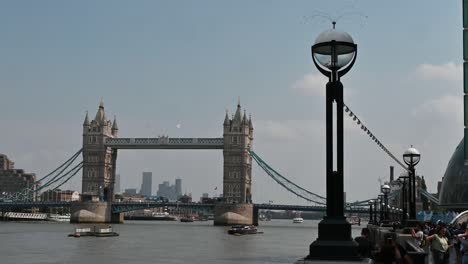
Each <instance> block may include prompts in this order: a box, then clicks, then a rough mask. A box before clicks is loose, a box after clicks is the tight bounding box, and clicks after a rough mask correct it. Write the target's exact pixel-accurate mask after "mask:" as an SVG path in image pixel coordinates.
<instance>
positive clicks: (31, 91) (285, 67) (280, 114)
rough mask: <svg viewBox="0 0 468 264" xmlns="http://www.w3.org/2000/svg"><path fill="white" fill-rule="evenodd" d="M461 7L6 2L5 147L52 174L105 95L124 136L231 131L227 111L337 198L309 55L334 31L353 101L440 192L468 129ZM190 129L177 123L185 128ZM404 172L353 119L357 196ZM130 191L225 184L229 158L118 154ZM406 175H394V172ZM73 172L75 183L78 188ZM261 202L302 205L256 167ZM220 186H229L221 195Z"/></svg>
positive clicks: (351, 180) (0, 65)
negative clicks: (353, 57) (350, 61)
mask: <svg viewBox="0 0 468 264" xmlns="http://www.w3.org/2000/svg"><path fill="white" fill-rule="evenodd" d="M461 7H462V1H440V0H424V1H422V0H417V1H416V0H415V1H407V0H405V1H403V0H397V1H371V0H369V1H366V0H362V1H360V0H356V1H345V0H341V1H330V0H323V1H319V0H314V1H310V0H307V1H279V0H278V1H273V0H258V1H250V0H249V1H247V0H245V1H219V0H213V1H205V0H202V1H74V2H71V1H3V2H1V3H0V36H1V41H0V113H1V114H0V153H4V154H7V155H8V156H9V157H10V158H11V159H13V160H14V161H15V162H16V167H18V168H24V169H25V170H26V171H29V172H35V173H36V174H37V175H39V176H41V175H44V174H46V173H47V172H49V171H51V170H53V169H54V168H55V167H57V166H58V165H60V164H61V163H62V162H63V161H65V160H66V159H67V158H68V157H69V156H71V155H72V154H73V153H75V152H76V151H77V150H78V149H80V148H81V144H82V142H81V141H82V138H81V133H82V123H83V119H84V115H85V111H89V112H90V115H91V116H92V117H94V114H95V112H96V110H97V107H98V105H99V101H100V99H101V98H103V99H104V102H105V107H106V112H107V115H108V117H109V118H112V116H113V115H116V116H117V119H118V123H119V127H120V131H119V133H120V136H122V137H155V136H158V135H160V134H168V135H169V136H171V137H220V136H222V123H223V120H224V114H225V109H228V110H229V111H230V113H232V112H233V111H234V110H235V107H236V103H237V98H238V97H239V96H240V98H241V103H242V107H243V108H245V109H247V112H248V113H251V114H252V119H253V125H254V129H255V130H254V150H255V151H256V152H257V153H258V154H259V155H260V156H261V157H263V159H264V160H266V161H267V162H268V163H269V164H270V165H271V166H272V167H274V168H276V169H277V170H278V171H279V172H280V173H282V174H283V175H285V176H286V177H288V178H289V179H291V180H293V181H294V182H296V183H298V184H299V185H301V186H304V187H305V188H306V189H309V190H311V191H313V192H315V193H318V194H322V195H325V169H324V168H325V145H324V141H325V138H324V134H325V126H324V118H325V111H324V107H325V100H324V91H325V88H324V84H325V82H326V78H325V77H324V76H322V75H321V74H320V73H319V72H318V71H317V70H316V68H315V67H314V65H313V63H312V60H311V55H310V46H311V44H313V42H314V40H315V38H316V37H317V35H318V34H319V33H320V32H322V31H324V30H326V29H329V28H330V27H331V24H330V22H329V21H328V20H327V19H323V18H322V16H319V14H323V13H327V14H329V17H332V18H338V17H340V16H341V18H340V19H339V20H338V23H337V29H339V30H344V31H347V32H348V33H350V34H351V36H352V37H353V38H354V40H355V42H356V43H357V44H358V57H357V61H356V64H355V66H354V67H353V69H352V70H351V71H350V72H349V73H348V74H347V75H346V76H345V77H344V78H343V79H342V82H343V84H344V86H345V102H346V103H347V104H348V105H349V106H350V107H351V108H352V109H353V110H354V111H355V112H356V113H357V114H358V116H359V117H360V118H361V120H363V121H364V123H365V125H366V126H367V127H368V128H370V129H371V130H372V132H374V134H375V135H377V136H378V138H379V139H380V140H381V141H382V142H383V143H384V144H385V145H386V146H387V147H388V148H389V149H390V150H391V151H392V152H393V153H394V154H395V155H397V156H398V157H399V158H400V157H401V155H402V153H403V152H404V151H405V150H406V149H407V148H408V147H409V146H410V145H411V144H412V145H414V146H415V147H416V148H418V149H419V150H420V152H421V155H422V156H421V162H420V164H419V165H418V166H417V171H418V172H419V173H420V174H422V175H424V176H425V178H426V180H427V184H428V187H429V189H430V191H433V192H435V190H436V182H437V181H438V180H440V179H441V177H442V176H443V174H444V172H445V168H446V166H447V163H448V161H449V159H450V156H451V154H452V153H453V151H454V149H455V147H456V146H457V144H458V143H459V141H460V140H461V138H462V135H463V119H462V117H463V112H462V91H463V87H462V10H461ZM177 124H180V125H181V126H180V128H178V127H177ZM390 165H394V166H397V165H396V164H395V163H394V162H393V161H392V160H391V159H390V158H389V157H388V156H386V154H385V153H384V152H382V151H381V150H380V149H379V148H378V147H377V146H376V145H375V144H374V143H373V142H372V141H370V140H369V138H368V137H367V136H365V135H364V133H362V131H361V130H360V129H358V127H357V126H356V125H354V124H353V123H352V122H350V120H349V119H347V120H346V131H345V191H346V192H347V197H348V198H349V199H350V200H356V199H365V198H369V197H371V196H374V195H376V194H377V192H378V190H379V181H378V180H379V178H382V179H383V178H385V179H388V177H389V166H390ZM117 167H118V172H119V173H120V174H121V182H122V188H130V187H138V188H139V187H140V184H141V174H142V171H152V172H153V192H156V190H157V184H158V183H160V182H162V181H164V180H169V181H171V182H172V183H174V179H175V178H177V177H180V178H181V179H182V180H183V191H186V192H188V193H192V194H193V195H194V197H195V198H196V199H198V197H199V196H200V195H201V193H203V192H208V193H210V195H213V194H215V193H219V192H220V191H221V189H222V187H221V186H222V152H221V151H217V150H212V151H208V150H205V151H194V150H191V151H189V150H186V151H169V150H122V151H119V156H118V164H117ZM400 172H401V170H400V169H399V168H398V167H397V168H396V173H397V175H398V174H399V173H400ZM80 181H81V179H80V178H79V179H78V178H77V179H75V180H74V181H72V182H71V184H70V185H68V187H70V188H77V189H78V188H81V187H80V186H81V184H80ZM253 184H254V187H253V192H254V193H253V196H254V197H253V199H254V201H255V202H265V201H268V200H273V201H274V202H275V203H295V204H298V203H303V202H302V201H301V200H300V199H297V198H295V197H294V196H293V195H290V194H288V193H287V192H285V191H283V190H282V189H281V187H279V186H278V185H277V184H276V183H274V182H273V181H272V180H271V179H269V178H268V176H267V175H266V173H264V172H262V171H261V169H260V168H259V167H258V166H255V167H254V169H253ZM216 187H218V189H217V190H215V188H216Z"/></svg>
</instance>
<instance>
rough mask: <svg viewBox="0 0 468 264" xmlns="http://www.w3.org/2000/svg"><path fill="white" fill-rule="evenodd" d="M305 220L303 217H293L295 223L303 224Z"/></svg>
mask: <svg viewBox="0 0 468 264" xmlns="http://www.w3.org/2000/svg"><path fill="white" fill-rule="evenodd" d="M303 222H304V219H303V218H302V217H294V218H293V223H295V224H301V223H303Z"/></svg>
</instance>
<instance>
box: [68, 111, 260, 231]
mask: <svg viewBox="0 0 468 264" xmlns="http://www.w3.org/2000/svg"><path fill="white" fill-rule="evenodd" d="M118 134H119V128H118V125H117V119H116V117H114V120H113V121H110V120H108V119H107V117H106V113H105V111H104V104H103V103H102V102H101V103H100V105H99V108H98V111H97V113H96V116H95V118H94V119H93V120H90V118H89V116H88V113H86V116H85V119H84V122H83V148H82V155H83V174H82V201H83V202H82V203H80V204H73V205H72V219H71V221H72V222H113V221H121V220H122V219H123V218H122V215H121V214H119V213H118V212H113V211H112V209H111V208H112V199H113V197H114V182H115V172H116V165H117V152H118V150H119V149H213V150H222V151H223V158H224V161H223V198H224V202H225V203H223V204H219V205H217V206H215V208H214V211H215V224H219V225H226V224H252V221H253V220H252V216H253V205H252V157H251V156H250V155H249V150H250V149H251V148H252V145H253V125H252V118H251V117H250V116H249V117H247V114H246V113H245V110H244V111H242V109H241V105H240V102H239V103H238V104H237V109H236V111H235V113H234V115H233V116H232V118H229V115H228V112H227V111H226V115H225V118H224V122H223V136H222V137H219V138H169V137H166V136H163V137H158V138H121V137H119V136H118Z"/></svg>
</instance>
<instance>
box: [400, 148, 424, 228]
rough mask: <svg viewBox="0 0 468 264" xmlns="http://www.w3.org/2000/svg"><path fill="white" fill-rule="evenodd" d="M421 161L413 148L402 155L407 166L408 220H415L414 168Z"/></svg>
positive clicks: (419, 155)
mask: <svg viewBox="0 0 468 264" xmlns="http://www.w3.org/2000/svg"><path fill="white" fill-rule="evenodd" d="M420 160H421V154H420V153H419V151H418V150H417V149H415V148H413V146H411V147H410V148H409V149H407V150H406V151H405V153H403V161H404V162H405V163H406V165H408V172H409V183H410V184H409V187H410V188H409V190H410V191H409V219H411V220H416V171H415V169H414V166H416V165H417V164H418V163H419V161H420Z"/></svg>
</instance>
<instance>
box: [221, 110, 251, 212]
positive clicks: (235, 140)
mask: <svg viewBox="0 0 468 264" xmlns="http://www.w3.org/2000/svg"><path fill="white" fill-rule="evenodd" d="M223 127H224V133H223V138H224V150H223V156H224V168H223V169H224V172H223V197H224V199H225V201H226V202H227V203H239V204H242V203H251V202H252V157H251V156H250V155H249V153H248V150H249V149H250V148H252V144H253V126H252V119H251V118H250V119H249V121H247V117H246V114H245V112H244V114H242V109H241V105H240V102H238V105H237V110H236V113H235V114H234V117H233V119H232V120H229V119H228V115H227V113H226V116H225V119H224V123H223Z"/></svg>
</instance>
